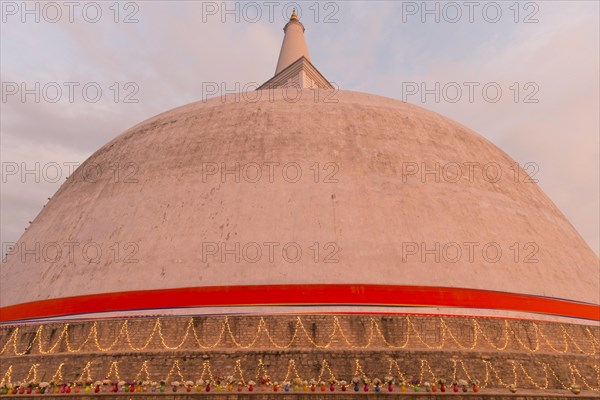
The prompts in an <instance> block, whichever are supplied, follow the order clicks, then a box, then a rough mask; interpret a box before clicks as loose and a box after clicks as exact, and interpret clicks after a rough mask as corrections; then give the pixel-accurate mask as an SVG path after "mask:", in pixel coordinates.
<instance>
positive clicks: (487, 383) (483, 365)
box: [0, 358, 600, 392]
mask: <svg viewBox="0 0 600 400" xmlns="http://www.w3.org/2000/svg"><path fill="white" fill-rule="evenodd" d="M418 361H419V362H418V365H419V376H418V379H419V381H420V382H421V384H422V383H423V382H425V381H429V382H438V381H439V380H440V379H448V380H450V381H458V380H459V379H464V378H466V379H467V380H468V381H470V382H475V381H479V382H480V387H481V388H489V387H505V388H508V387H509V386H511V385H514V386H515V387H533V388H536V389H538V390H545V389H548V388H549V386H550V382H551V381H553V380H554V381H555V382H557V383H558V385H559V386H560V387H562V388H563V389H569V388H570V387H571V386H572V385H580V384H581V385H583V387H584V388H586V389H587V390H591V391H595V392H600V367H599V366H598V365H597V364H594V365H593V366H592V367H593V368H594V370H595V371H596V384H592V383H591V382H589V381H588V380H587V379H586V378H585V377H584V376H583V375H582V374H581V372H580V369H579V368H578V367H577V366H576V365H575V364H573V363H571V362H567V363H568V367H569V371H570V377H569V379H568V380H566V381H565V380H564V377H562V378H561V376H560V374H558V373H557V372H556V371H555V370H554V369H553V368H552V367H551V366H550V365H549V364H547V363H543V362H536V364H537V365H538V366H539V367H541V373H540V370H539V369H540V368H537V370H536V371H532V370H533V368H531V369H530V370H528V369H527V368H525V366H524V365H523V364H522V363H521V362H519V361H515V360H509V361H507V362H509V363H510V364H512V373H511V374H510V376H509V377H507V376H501V374H500V373H499V371H498V364H496V365H494V363H492V362H491V361H488V360H478V361H473V360H471V361H470V362H469V364H470V365H469V368H467V366H466V365H465V364H466V362H465V361H464V360H462V359H459V358H453V359H452V360H451V361H452V363H453V366H452V373H451V374H450V375H451V376H439V375H436V374H435V373H434V372H433V370H432V368H431V365H430V363H429V361H428V360H427V359H424V358H422V359H419V360H418ZM92 363H93V362H92V361H87V363H86V365H85V367H83V369H82V372H81V374H80V375H79V379H78V380H79V381H83V382H85V381H88V382H93V381H94V379H97V380H100V379H109V380H111V382H112V380H113V379H114V380H115V381H121V380H122V379H123V378H125V377H121V375H120V374H119V367H118V364H119V361H113V362H112V363H111V364H110V367H109V369H108V371H107V372H106V374H99V375H98V376H96V377H94V376H93V373H92V370H91V366H92ZM354 364H355V365H354V369H353V370H352V371H337V373H334V372H333V370H332V369H331V367H330V365H329V363H328V361H327V360H326V359H324V360H323V361H322V363H321V368H320V373H319V375H318V376H313V375H310V374H301V373H300V372H299V371H298V368H297V366H296V361H295V360H294V359H290V360H289V363H288V368H287V371H286V373H285V375H284V376H271V375H270V374H269V372H268V370H267V368H266V366H265V365H264V364H263V361H262V360H261V359H259V360H258V362H257V364H256V365H255V366H253V369H254V370H255V374H250V373H248V372H244V368H243V367H242V361H241V360H239V359H238V360H236V362H235V365H233V366H230V367H228V368H226V370H228V371H230V372H231V375H230V376H231V377H233V379H234V381H235V382H240V383H241V384H242V385H246V384H247V382H248V381H249V380H252V379H254V380H256V381H257V382H258V381H259V379H260V378H261V377H269V379H270V380H271V381H277V379H278V378H280V379H281V380H280V381H279V382H285V381H289V380H290V379H294V378H296V379H299V380H301V381H309V380H313V379H314V380H315V381H316V382H322V381H323V380H327V381H328V382H332V381H333V382H339V381H338V377H341V378H342V379H348V381H350V380H351V378H352V377H360V378H361V379H367V380H369V381H371V382H373V380H374V378H382V377H377V376H373V374H370V373H368V372H366V371H365V370H364V369H363V366H362V364H361V362H360V360H358V359H356V360H355V363H354ZM64 365H65V363H64V362H63V363H60V364H59V365H58V367H57V369H56V372H55V373H54V374H53V376H52V379H51V381H52V382H55V383H56V384H61V383H63V382H64V377H63V367H64ZM39 367H40V364H37V363H36V364H33V365H32V366H31V367H30V368H29V371H28V373H27V375H26V376H25V377H24V379H23V380H22V382H24V383H30V382H36V383H39V381H38V375H39V373H38V370H39ZM403 370H404V369H403V368H401V366H400V365H399V363H398V361H397V360H394V359H391V358H390V359H388V371H387V376H389V377H392V378H393V379H394V381H395V382H396V384H400V383H401V382H408V381H410V377H407V376H405V374H404V373H403V372H402V371H403ZM198 371H199V372H198V373H196V374H195V376H187V377H186V376H185V375H184V373H183V372H182V370H181V368H180V365H179V360H174V361H173V364H172V366H171V368H170V370H169V372H168V373H167V375H166V376H165V377H164V378H160V379H158V380H159V381H162V382H165V383H166V384H167V385H169V384H170V383H171V382H173V381H178V382H186V380H191V381H196V379H202V380H210V382H213V384H214V382H215V381H216V379H215V376H214V374H213V372H212V369H211V364H210V361H208V360H207V361H204V362H203V363H202V368H201V369H200V368H198ZM542 374H543V377H541V376H542ZM12 375H13V366H12V365H11V366H9V367H8V368H7V370H6V372H5V373H4V375H3V377H2V380H1V381H0V387H2V386H4V385H7V386H12V385H13V384H15V382H14V381H13V376H12ZM532 375H533V376H539V377H538V378H534V377H533V376H532ZM540 377H541V378H540ZM127 378H129V379H130V380H131V381H134V382H139V381H152V380H153V379H157V378H159V377H157V376H154V375H153V374H152V373H151V372H150V370H149V366H148V360H145V361H143V362H142V365H141V366H140V368H139V372H138V373H137V374H136V375H135V377H127ZM413 378H414V377H413Z"/></svg>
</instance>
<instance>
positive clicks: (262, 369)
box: [254, 358, 269, 382]
mask: <svg viewBox="0 0 600 400" xmlns="http://www.w3.org/2000/svg"><path fill="white" fill-rule="evenodd" d="M261 372H262V373H263V374H262V375H261ZM262 376H266V377H268V376H269V372H268V371H267V368H266V367H265V364H263V360H262V358H259V359H258V365H257V367H256V377H255V378H254V380H255V381H256V382H260V378H261V377H262Z"/></svg>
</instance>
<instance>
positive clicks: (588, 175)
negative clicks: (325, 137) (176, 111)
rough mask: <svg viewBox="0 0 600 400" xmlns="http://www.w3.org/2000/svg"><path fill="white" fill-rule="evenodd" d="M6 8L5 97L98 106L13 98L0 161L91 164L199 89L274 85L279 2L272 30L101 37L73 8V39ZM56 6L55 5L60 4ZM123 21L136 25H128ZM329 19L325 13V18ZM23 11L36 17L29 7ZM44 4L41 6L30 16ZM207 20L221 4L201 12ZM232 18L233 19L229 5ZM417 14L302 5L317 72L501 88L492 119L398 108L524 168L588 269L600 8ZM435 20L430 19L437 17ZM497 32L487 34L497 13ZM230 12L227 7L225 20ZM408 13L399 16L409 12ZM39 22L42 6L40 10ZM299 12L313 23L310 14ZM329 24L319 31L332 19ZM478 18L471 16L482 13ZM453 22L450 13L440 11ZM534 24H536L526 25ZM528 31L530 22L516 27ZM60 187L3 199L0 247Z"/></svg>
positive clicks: (247, 26) (5, 109) (199, 21)
mask: <svg viewBox="0 0 600 400" xmlns="http://www.w3.org/2000/svg"><path fill="white" fill-rule="evenodd" d="M7 3H14V4H17V5H20V4H21V2H3V3H2V9H3V15H2V17H3V19H4V20H6V22H3V23H2V24H1V57H2V60H1V67H2V68H1V69H2V71H1V79H2V82H28V83H29V84H33V82H35V81H39V82H41V83H42V85H43V84H44V83H47V82H57V83H63V82H81V83H82V84H85V83H86V82H98V84H99V85H100V86H101V87H102V88H103V89H104V94H103V97H102V99H101V100H100V101H99V102H98V103H89V102H86V101H85V100H83V99H82V98H81V95H78V96H76V98H75V101H74V102H73V103H70V102H69V101H68V99H67V96H66V94H65V95H64V96H63V98H61V100H60V101H58V102H57V103H48V102H41V103H39V104H36V103H34V102H32V101H27V102H26V103H21V101H20V100H19V99H18V97H17V96H13V97H11V98H9V99H8V100H7V101H6V102H2V104H1V105H2V121H1V138H2V150H1V155H2V161H3V162H5V161H10V162H18V163H21V162H27V163H34V162H40V163H47V162H51V161H54V162H58V163H63V162H83V161H84V160H85V159H86V158H87V157H88V156H89V155H91V154H92V153H93V152H94V151H95V150H96V149H98V148H99V147H100V146H102V145H103V144H105V143H106V142H107V141H109V140H110V139H111V138H113V137H115V136H116V135H118V134H119V133H120V132H122V131H124V130H125V129H127V128H129V127H130V126H132V125H134V124H136V123H138V122H140V121H142V120H144V119H146V118H148V117H151V116H153V115H155V114H157V113H159V112H162V111H165V110H168V109H170V108H173V107H176V106H179V105H182V104H185V103H188V102H192V101H196V100H199V99H201V98H202V96H203V94H202V83H203V82H217V83H221V82H225V83H226V84H227V86H228V87H230V88H233V87H234V85H235V82H240V83H241V85H244V84H245V83H248V82H257V83H262V82H264V81H266V80H267V79H269V78H270V77H271V76H272V74H273V72H274V69H275V64H276V62H277V56H278V53H279V48H280V46H281V40H282V38H283V31H282V28H283V26H284V24H285V18H284V16H283V15H282V9H283V8H284V7H285V6H286V5H287V4H288V3H287V2H274V3H275V19H274V21H273V22H270V21H269V20H268V15H267V13H268V7H267V6H265V5H264V4H265V2H262V1H259V2H255V3H254V4H257V5H258V7H259V9H261V11H262V13H263V15H262V17H261V18H260V19H259V20H258V21H257V22H255V23H251V22H248V21H245V20H244V18H243V13H242V8H243V7H247V6H246V4H248V3H238V6H237V7H238V9H239V10H240V16H241V19H240V22H239V23H237V22H235V20H234V16H232V15H228V16H226V18H225V20H224V21H223V20H222V18H221V16H220V15H206V13H205V14H204V16H205V17H206V22H203V7H204V9H205V10H206V7H207V6H206V4H207V3H206V2H205V3H204V5H203V3H202V2H198V1H181V2H177V1H171V2H167V1H136V2H129V3H132V4H134V5H135V7H137V8H138V9H139V10H138V11H137V12H136V14H135V16H134V17H135V18H137V19H138V20H139V22H137V23H130V24H125V23H122V22H120V23H115V22H114V21H113V17H114V13H113V11H112V10H111V9H109V7H110V6H111V5H112V4H113V2H112V1H109V2H99V4H100V5H101V9H102V12H103V15H102V17H101V18H100V20H99V21H98V22H97V23H89V22H86V21H85V19H84V18H83V16H82V11H81V8H83V6H84V5H85V4H86V3H85V2H83V3H81V7H80V8H78V9H76V11H75V14H74V20H73V22H72V23H70V22H69V21H68V16H67V15H66V13H67V9H63V10H62V11H63V18H62V20H61V22H59V23H49V22H47V21H44V18H43V15H42V16H41V21H40V22H39V23H36V22H35V21H33V17H31V16H26V17H27V21H26V22H25V23H23V22H22V21H21V15H20V12H18V13H17V14H16V15H12V9H11V8H10V7H9V8H8V9H7V8H6V7H7V6H6V4H7ZM59 3H60V2H59ZM126 3H127V2H121V3H120V11H121V14H120V16H119V18H120V19H122V18H123V17H124V14H126V13H127V12H131V11H132V10H134V8H133V7H134V6H128V7H130V8H128V9H124V7H125V5H126ZM328 3H331V4H333V6H332V5H331V4H328ZM29 4H30V5H31V7H34V6H33V4H35V2H31V3H29ZM39 4H43V3H39ZM212 4H214V5H216V7H217V8H219V7H220V5H221V2H213V3H212ZM230 4H232V3H230ZM422 4H423V2H420V1H419V2H400V1H397V2H392V1H379V2H358V1H352V2H319V3H316V7H318V8H319V10H320V14H319V18H318V21H317V22H315V18H314V17H315V15H314V9H315V2H313V1H310V2H300V7H301V8H302V11H303V16H302V22H303V23H304V25H305V27H306V39H307V42H308V46H309V49H310V52H311V57H312V61H313V63H314V64H315V65H316V67H317V68H318V69H319V70H320V71H321V72H322V73H323V74H324V75H325V76H326V77H327V78H328V79H329V80H330V81H334V82H336V83H337V84H338V85H339V86H340V88H341V89H346V90H356V91H362V92H368V93H374V94H378V95H382V96H387V97H392V98H397V99H402V97H403V93H402V87H403V83H407V82H417V83H421V82H424V83H426V84H427V85H428V86H433V85H434V84H435V82H440V83H441V84H442V85H443V84H445V83H448V82H458V83H463V82H480V83H481V84H485V83H488V82H497V83H498V85H500V87H501V88H502V89H503V97H502V99H501V100H500V101H499V102H498V103H493V104H492V103H489V102H487V101H485V99H483V98H482V96H481V92H479V95H477V96H476V98H475V101H474V102H473V103H469V102H468V101H467V100H466V96H465V97H463V98H462V99H461V100H460V101H458V102H457V103H454V104H453V103H450V102H448V101H443V100H442V101H441V102H440V103H436V102H434V101H433V99H432V98H428V99H427V101H426V102H424V103H422V102H421V100H420V99H419V98H418V97H416V96H414V97H411V98H408V99H407V100H408V101H409V102H412V103H417V104H419V105H422V106H424V107H426V108H429V109H432V110H434V111H437V112H440V113H442V114H444V115H446V116H448V117H450V118H452V119H454V120H457V121H459V122H460V123H462V124H464V125H466V126H468V127H470V128H472V129H474V130H475V131H477V132H479V133H480V134H482V135H483V136H485V137H487V138H488V139H490V140H491V141H493V142H494V143H495V144H497V145H498V146H499V147H500V148H502V149H503V150H504V151H506V152H507V153H508V154H509V155H510V156H512V157H513V158H514V159H515V160H517V161H518V162H520V163H521V164H523V163H525V162H535V163H536V164H538V165H539V172H538V174H537V175H536V177H537V178H539V180H540V185H541V187H542V188H543V189H544V191H545V192H546V193H547V194H548V196H549V197H550V198H551V199H552V200H553V201H554V202H555V203H556V204H557V205H558V207H559V208H560V209H561V210H562V211H563V213H565V214H566V215H567V217H568V218H569V220H570V221H571V222H572V223H573V225H574V226H575V227H576V228H577V229H578V230H579V232H580V233H581V234H582V236H584V238H585V239H586V240H587V242H588V243H589V244H590V247H592V248H593V249H594V250H595V251H596V253H598V248H599V237H600V236H599V225H600V221H599V211H598V209H599V179H600V178H599V174H598V170H599V169H600V167H599V161H598V160H599V125H598V121H599V115H598V109H599V107H600V104H599V75H598V71H599V70H600V65H599V54H598V49H599V48H600V43H599V39H598V38H599V36H600V35H599V5H598V4H599V3H598V2H596V1H587V2H577V1H568V2H567V1H565V2H560V1H553V2H542V1H539V2H520V3H517V7H518V9H519V22H518V23H515V22H514V17H515V14H514V12H515V2H513V1H508V2H497V3H494V4H491V5H490V3H489V2H487V3H486V2H477V4H478V6H477V7H476V8H475V13H474V22H472V23H471V22H469V18H468V15H467V13H468V8H466V6H464V2H456V3H455V4H458V5H459V6H460V9H461V11H462V13H463V15H462V18H460V19H459V21H458V22H456V23H451V22H449V21H448V20H447V19H448V18H453V17H454V15H455V14H448V15H444V14H443V12H442V11H441V14H440V22H439V23H436V22H435V21H434V17H433V16H432V15H429V16H427V20H426V21H425V22H423V21H422V20H421V15H420V11H421V9H420V8H421V7H422ZM427 4H428V7H431V8H433V7H435V6H436V4H438V7H440V10H442V8H443V7H447V6H446V4H447V3H435V2H428V3H427ZM496 4H497V5H499V7H500V9H501V11H502V17H501V18H500V20H499V21H498V22H496V23H492V22H488V21H486V18H485V17H488V18H489V17H493V16H494V13H493V12H492V11H494V9H495V5H496ZM230 6H231V7H233V5H230ZM413 6H416V7H417V8H418V10H417V14H416V15H410V14H409V13H408V11H410V10H412V8H411V7H413ZM40 7H41V6H40ZM310 7H313V8H312V9H311V8H310ZM336 7H337V12H336V13H335V15H334V16H333V18H335V19H337V20H338V22H333V23H325V22H324V21H323V19H324V17H325V15H326V14H328V13H329V12H331V11H332V10H335V9H336ZM484 7H487V8H486V9H487V10H488V11H489V12H490V14H486V15H485V16H484V15H483V11H482V9H483V8H484ZM446 11H448V12H450V11H452V10H450V9H448V10H446ZM532 13H533V14H532ZM527 15H530V17H531V18H533V19H537V20H538V22H534V23H524V22H523V19H524V18H525V17H526V16H527ZM114 82H122V83H124V82H135V83H136V84H137V85H138V86H139V93H138V94H137V95H136V96H135V97H136V98H137V99H139V102H138V103H136V104H123V103H121V102H120V103H114V101H112V99H111V96H110V95H111V94H112V93H110V90H109V87H110V86H111V84H112V83H114ZM514 82H518V83H519V85H520V86H521V89H523V88H522V86H523V85H524V84H525V83H527V82H533V83H535V84H536V85H537V87H538V88H539V92H538V93H537V94H536V96H535V98H537V99H538V100H539V102H538V103H536V104H526V103H523V102H522V101H520V102H518V103H515V102H514V101H513V100H512V92H511V91H510V89H509V88H510V86H511V85H513V84H514ZM58 187H59V183H48V182H42V183H39V184H38V183H35V182H32V181H31V180H28V181H27V182H25V183H22V182H20V181H14V180H9V181H8V182H7V183H6V184H4V183H3V184H2V194H1V199H2V206H1V211H2V224H1V225H2V226H1V233H2V241H3V242H7V241H16V239H18V237H19V236H20V235H21V234H22V232H23V229H24V228H25V227H26V226H27V221H30V220H32V219H33V218H34V217H35V216H36V215H37V213H38V212H39V210H40V209H41V207H42V205H43V204H44V203H45V201H46V198H47V197H49V196H51V195H52V194H53V193H54V192H55V191H56V190H57V189H58Z"/></svg>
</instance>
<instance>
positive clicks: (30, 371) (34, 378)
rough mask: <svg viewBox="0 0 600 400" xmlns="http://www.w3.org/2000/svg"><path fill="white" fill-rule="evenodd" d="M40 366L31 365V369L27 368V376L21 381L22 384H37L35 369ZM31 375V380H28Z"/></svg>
mask: <svg viewBox="0 0 600 400" xmlns="http://www.w3.org/2000/svg"><path fill="white" fill-rule="evenodd" d="M39 366H40V364H32V365H31V367H30V368H29V372H27V376H26V377H25V379H23V382H32V381H33V382H37V381H38V378H37V376H38V373H37V369H38V367H39ZM32 373H33V377H32V378H31V379H29V378H30V377H31V374H32Z"/></svg>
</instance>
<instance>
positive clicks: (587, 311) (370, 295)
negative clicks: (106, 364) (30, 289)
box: [0, 284, 600, 322]
mask: <svg viewBox="0 0 600 400" xmlns="http://www.w3.org/2000/svg"><path fill="white" fill-rule="evenodd" d="M279 305H290V306H293V305H358V306H360V305H367V306H418V307H454V308H482V309H494V310H506V311H522V312H530V313H541V314H549V315H556V316H565V317H574V318H582V319H589V320H593V321H600V306H599V305H595V304H588V303H579V302H573V301H569V300H562V299H555V298H549V297H540V296H532V295H526V294H517V293H506V292H496V291H489V290H478V289H463V288H449V287H425V286H395V285H328V284H319V285H258V286H254V285H253V286H204V287H191V288H180V289H156V290H138V291H130V292H115V293H102V294H91V295H83V296H73V297H63V298H59V299H49V300H40V301H33V302H29V303H22V304H16V305H12V306H7V307H2V308H0V322H8V321H19V320H26V319H36V318H48V317H58V316H65V315H74V314H90V313H101V312H111V311H133V310H151V309H169V308H189V307H220V306H279Z"/></svg>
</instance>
